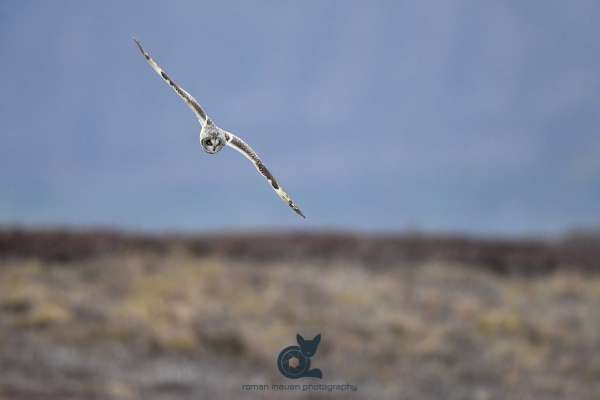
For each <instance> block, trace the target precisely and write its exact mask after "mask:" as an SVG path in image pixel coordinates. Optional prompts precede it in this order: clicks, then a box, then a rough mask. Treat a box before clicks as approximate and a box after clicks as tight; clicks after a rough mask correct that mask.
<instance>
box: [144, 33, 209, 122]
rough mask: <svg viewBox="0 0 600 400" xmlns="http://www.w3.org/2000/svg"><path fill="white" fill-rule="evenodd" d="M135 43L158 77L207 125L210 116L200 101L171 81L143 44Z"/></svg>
mask: <svg viewBox="0 0 600 400" xmlns="http://www.w3.org/2000/svg"><path fill="white" fill-rule="evenodd" d="M133 41H134V42H135V44H136V45H137V47H138V49H140V52H141V53H142V55H143V56H144V58H145V59H146V61H148V64H150V66H151V67H152V69H153V70H154V71H155V72H156V73H157V74H158V75H160V76H161V78H163V79H164V80H165V82H167V83H168V84H169V86H171V88H172V89H173V90H174V91H175V93H177V94H178V95H179V97H181V98H182V99H183V101H185V102H186V103H187V105H188V106H189V107H190V108H191V109H192V111H194V114H196V118H198V121H200V123H201V124H202V125H204V124H205V123H206V120H207V119H208V116H207V115H206V112H205V111H204V110H203V109H202V107H201V106H200V104H199V103H198V101H197V100H196V99H194V97H193V96H192V95H191V94H189V93H188V92H186V91H185V90H184V89H183V88H182V87H180V86H179V85H178V84H177V83H175V81H174V80H173V79H171V78H170V77H169V76H168V75H167V73H166V72H165V71H164V70H163V69H162V68H161V67H160V65H158V64H157V63H156V61H154V60H153V59H152V57H150V55H149V54H148V53H146V51H145V50H144V48H143V47H142V44H141V43H140V42H139V41H138V40H137V39H133Z"/></svg>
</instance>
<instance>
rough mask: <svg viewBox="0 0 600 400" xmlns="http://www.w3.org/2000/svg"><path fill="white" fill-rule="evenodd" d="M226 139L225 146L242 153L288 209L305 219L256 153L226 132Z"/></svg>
mask: <svg viewBox="0 0 600 400" xmlns="http://www.w3.org/2000/svg"><path fill="white" fill-rule="evenodd" d="M226 138H227V145H228V146H230V147H232V148H233V149H235V150H237V151H239V152H240V153H242V154H243V155H244V157H246V158H247V159H248V160H250V161H251V162H252V163H253V164H254V166H255V167H256V169H257V170H258V172H260V173H261V175H262V176H264V177H265V178H266V179H267V182H269V184H270V185H271V187H272V188H273V190H274V191H275V193H277V195H278V196H279V197H280V198H281V200H283V201H284V202H286V203H287V205H288V206H290V208H291V209H292V210H294V212H295V213H296V214H298V215H299V216H301V217H302V218H306V217H305V216H304V214H303V213H302V211H301V210H300V208H299V207H298V205H297V204H296V203H294V201H293V200H292V198H291V197H290V196H289V195H288V194H287V193H286V191H285V190H283V188H282V187H281V186H280V185H279V183H278V182H277V180H276V179H275V177H274V176H273V174H271V172H270V171H269V170H268V169H267V167H266V166H265V165H264V164H263V162H262V161H261V159H260V158H259V157H258V155H257V154H256V152H255V151H254V150H253V149H252V147H250V146H249V145H248V144H247V143H246V142H244V141H243V140H242V139H240V138H239V137H237V136H236V135H234V134H233V133H230V132H227V136H226Z"/></svg>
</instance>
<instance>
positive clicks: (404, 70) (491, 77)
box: [0, 1, 600, 235]
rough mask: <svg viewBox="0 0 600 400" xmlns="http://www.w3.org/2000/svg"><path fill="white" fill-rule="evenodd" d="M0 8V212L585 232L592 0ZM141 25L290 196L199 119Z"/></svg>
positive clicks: (598, 77) (594, 43)
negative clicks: (216, 144)
mask: <svg viewBox="0 0 600 400" xmlns="http://www.w3.org/2000/svg"><path fill="white" fill-rule="evenodd" d="M540 6H541V3H535V2H521V1H514V2H508V1H497V2H472V1H435V2H427V1H412V2H408V1H406V2H403V1H390V2H376V1H373V2H367V1H361V2H349V1H302V2H300V1H294V2H292V1H239V2H227V1H220V2H202V1H189V2H185V1H173V2H165V1H162V2H150V1H145V2H136V3H134V2H120V1H114V2H110V1H104V2H78V1H73V2H68V1H56V2H49V1H37V2H30V1H23V2H20V1H4V2H2V3H1V4H0V60H2V72H3V79H2V81H1V83H0V89H1V91H0V93H1V95H0V140H1V146H0V183H1V185H2V190H1V194H0V223H4V224H28V225H37V224H43V225H85V226H90V225H103V226H119V227H125V228H129V229H145V230H165V229H169V230H170V229H176V230H191V231H202V230H214V229H250V228H259V229H262V228H269V227H277V228H291V229H304V228H307V229H316V228H323V227H328V228H349V229H356V230H360V229H366V230H370V231H379V230H403V229H421V230H426V231H440V230H441V231H462V232H469V233H485V234H509V235H510V234H518V235H520V234H531V233H543V234H552V233H557V232H561V231H565V230H568V229H571V228H573V227H578V226H594V225H598V224H599V223H600V108H599V107H600V41H599V40H598V38H599V37H600V25H599V24H598V20H600V3H598V2H596V1H573V2H564V1H547V2H544V3H543V7H540ZM134 36H135V37H137V38H138V39H140V40H141V41H142V43H143V44H144V46H145V47H146V48H147V50H148V51H149V52H150V53H151V54H152V55H153V56H154V58H155V59H156V60H157V61H158V62H159V63H160V64H161V65H162V66H163V67H164V68H165V70H166V71H167V72H168V73H169V74H170V75H171V76H172V77H173V78H174V79H175V80H176V81H177V82H178V83H179V84H181V85H182V86H183V87H184V88H185V89H187V90H188V91H189V92H190V93H192V94H193V95H194V96H195V97H196V98H197V99H198V100H199V101H200V103H201V104H202V105H203V106H204V108H205V109H206V110H207V112H208V114H209V115H210V116H211V117H212V118H213V119H214V120H215V121H216V122H217V124H219V125H220V126H222V127H223V128H225V129H227V130H230V131H232V132H234V133H236V134H238V135H239V136H241V137H242V138H244V139H245V140H246V141H247V142H249V143H250V144H251V145H252V146H253V147H254V148H255V150H256V151H257V152H258V153H259V154H260V155H261V156H262V158H263V160H264V161H265V163H266V165H267V166H269V168H270V169H271V171H272V172H273V173H274V175H275V176H276V177H277V178H278V179H279V180H280V182H281V183H282V185H283V186H284V187H285V188H286V189H287V190H288V192H289V193H290V194H291V195H292V197H293V198H294V199H295V200H296V201H297V202H298V203H299V205H300V206H301V208H302V209H303V211H304V212H305V214H306V215H307V217H308V219H307V220H306V221H304V220H302V219H300V218H298V216H297V215H295V214H294V213H293V212H292V211H291V210H290V209H289V208H287V206H286V205H285V204H284V203H283V202H281V201H280V200H279V199H278V198H277V197H276V196H275V194H274V193H273V192H272V191H271V189H270V188H269V186H268V185H267V184H266V182H265V180H264V179H263V178H262V177H261V176H259V175H258V173H257V172H256V170H254V168H253V167H252V166H251V165H250V164H249V163H248V161H247V160H246V159H244V158H243V157H241V155H239V154H238V153H236V152H234V151H231V150H230V149H225V150H224V151H222V152H220V153H218V154H217V155H214V156H209V155H207V154H205V153H203V152H202V150H201V148H200V146H199V143H198V132H199V125H198V124H197V122H196V120H195V118H194V115H193V114H192V113H191V111H190V110H189V109H188V108H187V107H186V106H185V104H184V103H183V102H182V101H181V100H180V99H179V98H178V97H177V96H176V95H175V94H174V93H173V92H171V91H170V90H169V88H168V87H167V85H165V84H164V83H163V82H162V81H161V80H160V78H159V77H158V76H156V75H155V74H154V72H153V71H152V70H151V69H150V68H149V67H148V65H147V64H146V63H145V62H144V60H143V58H142V57H141V56H140V54H139V53H138V52H137V50H136V48H135V47H134V44H133V42H132V40H131V38H132V37H134Z"/></svg>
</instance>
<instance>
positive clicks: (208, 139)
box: [200, 119, 227, 154]
mask: <svg viewBox="0 0 600 400" xmlns="http://www.w3.org/2000/svg"><path fill="white" fill-rule="evenodd" d="M226 143H227V140H226V138H225V133H224V132H223V130H222V129H221V128H219V127H218V126H216V125H215V124H214V123H213V122H212V121H211V120H210V119H209V120H207V121H206V124H204V126H203V127H202V130H201V131H200V144H201V145H202V148H203V149H204V151H205V152H207V153H208V154H215V153H218V152H219V151H221V149H222V148H223V147H225V144H226Z"/></svg>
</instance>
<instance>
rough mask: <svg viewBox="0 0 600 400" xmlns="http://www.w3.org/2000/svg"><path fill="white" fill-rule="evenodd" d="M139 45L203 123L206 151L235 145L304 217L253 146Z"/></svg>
mask: <svg viewBox="0 0 600 400" xmlns="http://www.w3.org/2000/svg"><path fill="white" fill-rule="evenodd" d="M134 41H135V43H136V44H137V47H138V48H139V49H140V51H141V52H142V55H143V56H144V58H145V59H146V61H148V64H150V66H151V67H152V69H153V70H154V71H156V73H157V74H158V75H160V76H161V77H162V78H163V79H164V80H165V82H167V83H168V84H169V86H171V88H172V89H173V90H174V91H175V93H177V94H178V95H179V96H180V97H181V98H182V99H183V100H184V101H185V102H186V103H187V105H188V106H190V108H191V109H192V111H194V113H195V114H196V117H197V118H198V121H199V122H200V124H201V125H202V129H201V130H200V144H201V145H202V148H203V149H204V151H205V152H207V153H208V154H215V153H218V152H219V151H220V150H221V149H222V148H223V147H225V145H229V146H231V147H233V148H234V149H235V150H237V151H239V152H240V153H242V154H243V155H244V156H245V157H246V158H248V159H249V160H250V161H252V163H254V166H255V167H256V169H257V170H258V172H260V173H261V174H262V175H263V176H264V177H265V178H266V179H267V181H268V182H269V184H270V185H271V187H272V188H273V190H275V193H277V195H278V196H279V197H280V198H281V199H282V200H283V201H285V202H286V203H287V204H288V205H289V206H290V207H291V208H292V210H294V211H295V212H296V214H298V215H300V216H301V217H303V218H305V217H304V214H302V211H300V208H298V205H296V203H294V201H293V200H292V199H291V197H290V196H289V195H288V194H287V193H286V192H285V190H283V188H282V187H281V185H279V183H278V182H277V180H276V179H275V177H274V176H273V175H272V174H271V172H270V171H269V170H268V169H267V167H266V166H265V165H264V164H263V162H262V161H261V159H260V158H259V157H258V155H257V154H256V152H255V151H254V150H252V148H251V147H250V146H249V145H248V144H246V142H244V141H243V140H242V139H240V138H239V137H237V136H236V135H234V134H233V133H231V132H227V131H226V130H224V129H221V128H219V127H218V126H217V125H216V124H215V123H214V122H213V120H211V119H210V118H209V117H208V115H206V112H205V111H204V110H203V109H202V107H201V106H200V104H199V103H198V102H197V101H196V99H194V98H193V97H192V95H191V94H189V93H188V92H186V91H185V90H184V89H183V88H182V87H181V86H179V85H177V84H176V83H175V81H173V79H171V78H170V77H169V75H167V74H166V72H165V71H164V70H163V69H162V68H161V67H160V66H159V65H158V64H157V63H156V61H154V60H153V59H152V57H150V55H149V54H148V53H147V52H146V51H145V50H144V48H143V47H142V45H141V43H140V42H138V41H137V40H136V39H134Z"/></svg>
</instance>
